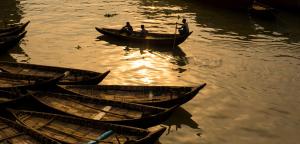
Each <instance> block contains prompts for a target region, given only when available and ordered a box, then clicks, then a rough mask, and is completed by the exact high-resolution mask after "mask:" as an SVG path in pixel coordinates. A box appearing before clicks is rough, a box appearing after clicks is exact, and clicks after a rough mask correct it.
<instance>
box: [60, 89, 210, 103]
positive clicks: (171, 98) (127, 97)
mask: <svg viewBox="0 0 300 144" xmlns="http://www.w3.org/2000/svg"><path fill="white" fill-rule="evenodd" d="M205 86H206V83H204V84H201V85H199V86H197V87H180V86H133V85H88V86H87V85H65V86H62V85H61V86H60V88H61V91H62V92H65V93H74V94H79V95H83V96H89V97H95V98H99V99H105V100H114V101H121V102H129V103H140V104H145V105H151V106H157V107H165V108H170V107H173V106H176V105H182V104H184V103H186V102H188V101H190V100H191V99H193V98H194V97H195V96H196V95H197V93H198V92H199V91H200V90H201V89H202V88H204V87H205Z"/></svg>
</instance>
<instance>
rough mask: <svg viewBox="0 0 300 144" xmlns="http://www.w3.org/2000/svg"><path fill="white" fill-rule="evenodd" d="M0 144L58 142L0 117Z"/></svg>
mask: <svg viewBox="0 0 300 144" xmlns="http://www.w3.org/2000/svg"><path fill="white" fill-rule="evenodd" d="M0 143H1V144H25V143H27V144H58V142H56V141H54V140H52V139H50V138H47V137H44V136H42V135H41V134H39V133H38V132H36V131H34V130H32V129H30V128H27V127H25V126H22V125H20V124H18V123H15V122H13V121H11V120H8V119H5V118H2V117H0Z"/></svg>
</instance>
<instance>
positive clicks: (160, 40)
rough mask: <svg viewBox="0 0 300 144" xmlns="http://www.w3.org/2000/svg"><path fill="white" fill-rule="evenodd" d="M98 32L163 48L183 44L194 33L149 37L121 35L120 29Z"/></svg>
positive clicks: (156, 34) (100, 30)
mask: <svg viewBox="0 0 300 144" xmlns="http://www.w3.org/2000/svg"><path fill="white" fill-rule="evenodd" d="M95 29H96V30H97V31H98V32H100V33H102V34H104V35H107V36H110V37H114V38H116V39H118V40H122V41H127V42H133V43H140V44H145V45H162V46H170V47H172V46H177V45H179V44H181V43H183V42H184V41H185V40H186V39H187V38H188V37H189V36H190V35H191V34H192V33H193V32H190V33H189V34H187V35H179V34H176V35H175V34H161V33H148V34H147V36H146V37H145V36H141V34H140V32H133V33H132V34H131V35H127V34H126V33H120V30H118V29H110V28H98V27H96V28H95Z"/></svg>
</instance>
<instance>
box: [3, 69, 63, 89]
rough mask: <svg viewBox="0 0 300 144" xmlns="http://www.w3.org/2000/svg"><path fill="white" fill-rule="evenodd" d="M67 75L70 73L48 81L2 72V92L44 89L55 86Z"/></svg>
mask: <svg viewBox="0 0 300 144" xmlns="http://www.w3.org/2000/svg"><path fill="white" fill-rule="evenodd" d="M67 73H68V72H65V73H63V74H61V75H58V76H56V77H52V78H48V79H39V78H37V77H32V76H30V75H18V74H11V73H1V72H0V90H11V89H12V90H17V91H22V90H26V89H32V90H33V89H43V88H46V87H49V86H53V85H55V84H56V83H58V81H59V80H60V79H62V78H63V77H65V76H66V75H67Z"/></svg>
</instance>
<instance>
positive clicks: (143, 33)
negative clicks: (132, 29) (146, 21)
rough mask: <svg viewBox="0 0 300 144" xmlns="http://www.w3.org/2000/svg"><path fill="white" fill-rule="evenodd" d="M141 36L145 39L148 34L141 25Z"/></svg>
mask: <svg viewBox="0 0 300 144" xmlns="http://www.w3.org/2000/svg"><path fill="white" fill-rule="evenodd" d="M141 29H142V30H141V36H143V37H146V36H147V34H148V31H147V30H146V29H145V26H144V25H141Z"/></svg>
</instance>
